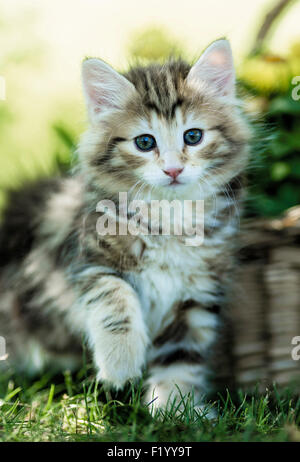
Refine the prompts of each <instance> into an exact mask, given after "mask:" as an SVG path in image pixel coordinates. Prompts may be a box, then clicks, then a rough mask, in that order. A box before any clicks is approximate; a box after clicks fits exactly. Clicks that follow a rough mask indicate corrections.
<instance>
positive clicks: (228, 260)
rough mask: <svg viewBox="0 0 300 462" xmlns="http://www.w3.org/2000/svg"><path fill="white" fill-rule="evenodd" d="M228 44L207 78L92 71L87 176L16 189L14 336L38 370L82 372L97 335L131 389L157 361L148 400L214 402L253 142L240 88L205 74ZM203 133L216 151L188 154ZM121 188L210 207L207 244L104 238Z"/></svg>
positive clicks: (180, 65)
mask: <svg viewBox="0 0 300 462" xmlns="http://www.w3.org/2000/svg"><path fill="white" fill-rule="evenodd" d="M220 42H224V41H220ZM216 47H217V48H216ZM215 48H216V49H217V52H218V53H224V56H225V58H226V59H227V58H228V60H229V54H228V53H229V52H228V44H226V43H219V44H218V45H217V46H215V45H212V51H211V52H209V53H208V54H207V52H206V57H205V59H204V61H203V59H202V58H200V60H201V59H202V61H203V63H202V62H200V71H201V72H200V74H199V75H200V77H199V82H198V81H197V75H198V74H197V72H199V71H198V67H199V66H198V63H197V64H196V65H195V66H196V67H195V66H194V67H193V68H192V69H191V66H190V65H188V64H187V63H185V62H183V61H170V62H166V63H165V64H164V65H158V64H153V65H149V66H146V67H135V68H133V69H131V70H130V71H129V72H128V73H127V74H125V75H124V76H121V75H119V74H117V73H116V72H115V71H113V70H112V69H110V68H109V66H107V65H106V64H104V63H101V61H97V60H87V61H86V62H85V63H84V72H83V79H84V91H85V96H86V99H87V105H88V110H89V115H90V127H89V129H88V131H87V132H86V133H85V134H84V136H83V137H82V139H81V142H80V144H79V147H78V154H79V164H78V167H77V168H76V171H75V172H74V174H73V176H72V177H68V178H56V179H53V180H45V181H40V182H38V183H36V184H34V185H31V186H28V187H26V188H24V189H23V190H20V191H19V192H14V193H12V194H11V198H10V202H9V205H8V207H7V208H6V210H5V213H4V217H3V223H2V228H1V232H0V257H1V263H0V266H1V269H0V270H1V273H0V274H1V282H0V284H1V299H0V335H2V336H4V337H5V338H6V339H7V348H8V354H9V362H12V363H14V364H16V365H17V366H19V367H22V368H25V369H26V370H29V369H34V367H36V368H40V367H41V366H42V365H43V364H49V362H54V363H55V364H56V365H59V367H62V366H61V365H62V364H67V365H68V367H70V365H71V364H72V365H73V364H74V366H75V365H76V364H78V362H77V359H78V357H79V356H80V355H79V356H78V352H80V341H81V338H82V335H83V336H84V337H85V338H86V339H87V341H88V343H89V347H90V350H91V352H92V354H93V357H94V362H95V367H96V371H97V375H98V378H99V379H100V380H101V381H104V382H107V383H108V384H110V385H112V386H114V387H117V388H120V387H122V386H123V385H124V384H125V383H126V381H128V380H132V379H135V378H136V377H139V376H140V375H141V373H142V371H143V369H144V368H145V366H147V370H148V378H147V391H146V395H145V399H146V401H148V402H150V401H152V400H153V398H155V397H157V399H156V400H155V401H154V403H155V405H156V406H166V405H167V402H168V400H170V399H171V400H172V399H177V400H178V399H179V395H178V388H177V387H176V385H178V386H179V388H180V389H181V392H182V393H183V394H187V393H191V392H192V391H193V392H194V397H195V404H196V405H198V406H201V403H202V398H203V395H204V394H205V393H206V392H207V391H208V390H209V386H208V385H207V383H206V376H207V372H208V361H209V356H210V350H211V346H212V344H213V343H214V342H215V341H216V339H217V338H218V332H219V335H221V333H220V332H221V329H220V328H221V325H222V316H223V315H224V306H225V301H226V293H227V291H228V287H229V284H230V279H231V272H232V268H233V262H232V255H233V251H234V241H235V237H234V236H235V234H236V232H237V228H238V214H239V202H240V199H241V195H242V190H243V188H242V183H243V180H242V172H243V170H244V168H245V165H246V163H247V158H248V140H249V137H250V132H249V129H248V125H247V123H246V121H245V120H244V117H243V115H242V113H241V110H240V102H239V101H237V100H236V98H235V97H234V90H233V89H232V88H231V90H230V88H229V83H228V79H227V80H226V82H225V83H224V86H223V87H222V89H221V90H220V88H219V87H218V85H217V83H218V81H217V80H216V79H217V78H218V74H217V72H216V74H212V70H211V69H210V71H209V73H208V74H207V75H208V76H206V74H205V73H204V74H203V73H202V68H205V69H206V67H205V66H206V65H207V62H208V63H209V59H210V54H211V53H214V52H216V50H215ZM212 61H213V60H212ZM227 65H228V63H227ZM197 66H198V67H197ZM201 66H202V67H201ZM227 67H228V66H227ZM225 71H226V72H227V71H228V69H227V70H226V69H224V73H225ZM232 71H233V70H232ZM211 75H213V76H214V80H213V81H211ZM220 81H221V80H220ZM95 82H96V84H95ZM216 82H217V83H216ZM225 84H226V85H227V87H226V91H225ZM197 127H199V128H201V129H202V130H203V133H204V137H203V142H201V143H200V144H199V145H198V146H188V145H184V144H183V142H182V137H183V132H184V130H186V129H188V128H197ZM143 133H150V134H153V135H154V136H155V138H156V140H157V147H155V149H154V150H153V152H151V153H144V152H139V151H138V150H137V149H136V147H135V145H134V143H133V138H134V137H135V136H138V135H140V134H143ZM168 162H169V163H170V162H171V163H172V162H173V163H176V165H180V166H182V168H184V170H183V172H182V174H181V177H182V184H181V185H180V186H179V187H171V186H170V184H169V181H170V178H169V177H167V176H166V175H165V173H164V172H163V170H164V168H165V166H166V164H167V163H168ZM119 192H128V195H129V197H130V198H132V199H134V198H135V199H137V198H138V199H143V200H144V201H146V202H149V201H150V200H152V199H169V200H172V199H174V198H176V199H179V200H182V201H183V200H186V199H190V200H196V199H204V200H205V239H204V244H203V245H201V246H199V247H189V246H186V245H185V243H184V240H183V238H182V236H176V235H174V234H172V233H171V235H169V236H164V235H158V236H152V235H138V236H133V235H126V236H123V235H116V236H110V235H106V236H101V237H100V236H98V235H97V233H96V221H97V218H98V217H99V214H97V213H96V205H97V202H98V201H99V200H101V199H112V200H115V201H116V204H117V205H118V203H117V198H118V193H119ZM32 345H34V347H33V346H32ZM37 346H38V347H37ZM33 350H34V353H33V356H32V360H29V358H30V353H32V352H33ZM37 351H38V353H37ZM25 358H26V361H25ZM170 397H171V398H170ZM176 397H177V398H176Z"/></svg>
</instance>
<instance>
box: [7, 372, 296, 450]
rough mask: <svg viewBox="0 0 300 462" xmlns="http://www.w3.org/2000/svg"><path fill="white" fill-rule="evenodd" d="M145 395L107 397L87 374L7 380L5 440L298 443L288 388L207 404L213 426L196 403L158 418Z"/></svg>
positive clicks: (130, 392) (225, 395) (133, 390)
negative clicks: (214, 412) (212, 413)
mask: <svg viewBox="0 0 300 462" xmlns="http://www.w3.org/2000/svg"><path fill="white" fill-rule="evenodd" d="M90 371H91V370H90ZM141 389H142V384H141V383H140V384H139V385H136V386H135V387H133V386H131V385H128V387H127V388H126V389H125V390H124V391H122V392H119V393H112V392H106V391H104V389H103V387H101V386H100V385H99V384H97V383H96V382H95V380H94V379H93V378H92V376H90V375H89V373H88V374H87V373H86V370H82V371H79V372H78V373H77V374H73V375H71V374H70V372H68V371H67V372H65V373H64V374H63V375H59V376H57V375H56V376H55V375H51V374H50V373H49V374H44V375H43V376H41V377H39V378H38V379H35V380H31V381H29V380H28V379H25V378H24V377H20V376H19V377H18V376H16V375H10V376H3V375H2V376H1V378H0V441H1V442H3V441H100V442H101V441H106V442H115V441H129V442H131V441H137V442H140V441H149V442H166V441H174V442H177V441H178V442H189V441H209V442H211V441H300V399H299V398H297V397H295V396H293V394H292V392H291V390H290V389H285V390H281V391H280V392H279V391H278V390H277V389H276V388H275V387H273V388H272V390H268V391H266V392H265V393H264V394H259V393H258V392H257V391H255V392H252V393H249V394H246V393H245V392H242V391H236V392H234V393H231V394H230V393H229V392H228V391H227V392H222V393H218V394H217V395H216V396H215V397H214V398H212V399H211V400H210V402H209V404H208V408H209V407H211V406H214V407H215V408H216V409H217V414H218V417H217V418H216V419H214V420H213V421H210V420H208V419H207V418H206V417H203V416H202V415H199V413H197V412H196V411H194V410H193V408H192V406H191V401H192V399H191V397H187V398H186V399H185V401H184V402H185V410H184V411H183V412H182V413H180V414H178V413H176V409H175V407H173V409H172V410H170V412H168V413H164V414H161V415H160V416H155V417H152V416H151V415H150V413H149V410H148V408H147V406H143V405H142V404H141Z"/></svg>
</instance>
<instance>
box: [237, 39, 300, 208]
mask: <svg viewBox="0 0 300 462" xmlns="http://www.w3.org/2000/svg"><path fill="white" fill-rule="evenodd" d="M239 76H240V78H241V83H242V85H243V86H244V89H245V91H246V92H247V93H248V96H250V98H249V101H250V104H249V106H251V107H250V110H253V109H254V111H256V112H257V113H258V115H259V119H260V122H259V123H258V125H257V128H256V138H257V145H255V144H254V149H253V152H252V164H251V166H250V169H249V202H248V207H247V213H248V215H250V216H256V215H259V216H276V215H279V214H281V213H282V212H284V211H285V210H286V209H287V208H290V207H292V206H294V205H297V204H299V203H300V100H297V101H296V100H295V99H293V97H292V92H293V89H294V88H295V85H292V79H293V77H295V76H300V43H295V44H294V45H293V46H292V47H291V49H290V52H289V53H288V54H287V56H284V57H281V56H276V55H271V54H269V55H260V56H257V57H255V58H250V59H249V60H246V61H245V62H244V64H243V65H242V67H241V72H240V74H239ZM254 127H255V125H254ZM256 147H257V148H256Z"/></svg>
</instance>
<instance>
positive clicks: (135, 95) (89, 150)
mask: <svg viewBox="0 0 300 462" xmlns="http://www.w3.org/2000/svg"><path fill="white" fill-rule="evenodd" d="M83 88H84V94H85V98H86V103H87V108H88V113H89V119H90V129H89V130H88V132H87V134H86V135H85V136H84V137H83V140H82V142H81V145H80V149H79V153H80V157H81V162H82V167H83V168H85V171H86V173H88V177H89V181H90V183H91V184H93V185H94V186H96V187H97V185H99V188H103V189H104V190H106V191H108V192H110V193H112V194H113V193H116V192H119V191H131V192H132V193H134V195H135V196H136V195H137V194H138V195H139V198H145V197H147V195H148V196H149V194H151V197H182V198H187V199H188V198H204V197H206V196H207V195H210V194H213V193H215V192H216V191H217V190H220V189H223V188H224V185H225V184H226V183H228V182H229V181H230V180H231V179H232V178H233V177H235V176H236V175H238V174H239V172H240V171H241V170H242V169H243V168H244V166H245V164H246V161H247V152H248V149H247V144H248V139H249V130H248V128H247V124H246V123H245V121H244V119H243V117H242V116H241V113H240V109H239V103H238V100H237V99H236V97H235V73H234V67H233V59H232V53H231V49H230V45H229V43H228V42H227V40H218V41H216V42H214V43H213V44H212V45H210V46H209V47H208V48H207V49H206V51H205V52H204V53H203V54H202V56H201V57H200V59H199V60H198V61H197V62H196V64H195V65H194V66H192V67H191V66H190V65H188V64H187V63H185V62H183V61H170V62H167V63H165V64H164V65H159V64H152V65H149V66H146V67H135V68H133V69H131V70H130V71H129V72H128V73H127V74H124V75H121V74H119V73H117V72H116V71H115V70H113V69H112V68H111V67H110V66H108V65H107V64H106V63H104V62H103V61H101V60H99V59H87V60H85V61H84V63H83Z"/></svg>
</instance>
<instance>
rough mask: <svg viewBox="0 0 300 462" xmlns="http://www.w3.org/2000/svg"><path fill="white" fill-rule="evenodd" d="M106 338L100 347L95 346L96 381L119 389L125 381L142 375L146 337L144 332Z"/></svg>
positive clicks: (131, 332) (132, 332)
mask: <svg viewBox="0 0 300 462" xmlns="http://www.w3.org/2000/svg"><path fill="white" fill-rule="evenodd" d="M105 337H106V342H107V343H106V345H105V344H104V343H105V342H101V344H102V345H99V343H98V345H97V346H96V352H95V362H96V365H97V367H98V369H99V371H98V374H97V379H98V380H99V381H101V382H105V383H106V384H108V385H109V386H112V387H114V388H117V389H120V388H122V387H123V386H124V385H125V383H126V382H127V381H129V380H130V381H132V380H135V379H137V378H138V377H140V376H141V374H142V369H143V365H144V363H145V352H146V346H147V336H146V334H145V333H144V332H137V331H133V330H131V331H130V332H128V333H126V334H123V335H117V336H115V337H114V336H113V335H110V336H109V338H107V337H108V336H105Z"/></svg>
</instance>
